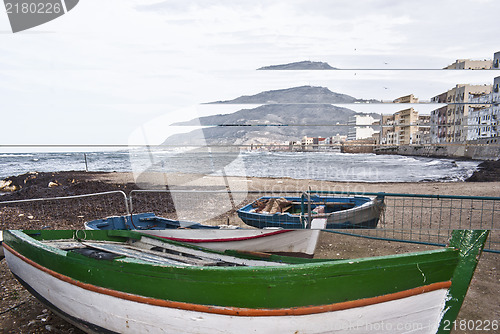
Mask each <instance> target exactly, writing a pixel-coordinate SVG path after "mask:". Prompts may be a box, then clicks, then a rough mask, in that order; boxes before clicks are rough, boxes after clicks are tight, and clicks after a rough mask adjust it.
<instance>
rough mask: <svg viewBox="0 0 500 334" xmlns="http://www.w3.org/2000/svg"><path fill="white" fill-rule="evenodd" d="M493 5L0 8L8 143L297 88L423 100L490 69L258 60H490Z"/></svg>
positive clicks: (391, 2)
mask: <svg viewBox="0 0 500 334" xmlns="http://www.w3.org/2000/svg"><path fill="white" fill-rule="evenodd" d="M498 13H500V1H498V0H482V1H478V0H475V1H460V0H453V1H435V0H433V1H430V0H429V1H428V0H425V1H401V0H387V1H352V0H350V1H327V0H302V1H299V0H295V1H294V0H286V1H285V0H280V1H259V0H248V1H235V0H220V1H217V0H182V1H181V0H175V1H159V0H156V1H152V0H140V1H139V0H106V1H103V0H80V2H79V4H78V5H77V6H76V7H75V8H74V9H73V10H72V11H70V12H69V13H67V14H66V15H64V16H62V17H60V18H58V19H55V20H54V21H51V22H49V23H46V24H44V25H41V26H39V27H35V28H33V29H30V30H27V31H24V32H20V33H16V34H13V33H12V32H11V30H10V25H9V21H8V18H7V14H6V13H5V11H0V110H1V113H2V116H3V117H2V130H1V131H0V144H3V145H9V144H92V145H95V144H127V143H129V142H130V138H133V139H134V138H136V137H134V134H137V129H138V128H139V129H141V128H142V129H144V127H141V126H142V125H144V124H152V123H153V124H155V125H156V128H157V129H161V128H162V127H165V128H167V127H168V124H170V122H173V121H178V120H185V119H190V118H193V117H196V116H197V115H205V114H208V113H217V112H230V111H229V110H227V108H226V109H224V110H222V109H221V111H219V110H216V109H214V108H213V107H210V108H209V107H207V106H203V105H201V103H204V102H210V101H216V100H225V99H232V98H236V97H238V96H240V95H251V94H256V93H259V92H261V91H264V90H269V89H282V88H289V87H294V86H301V85H313V86H325V87H328V88H329V89H330V90H332V91H335V92H339V93H344V94H349V95H352V96H354V97H357V98H367V99H368V98H374V99H385V100H392V99H394V98H396V97H399V96H401V95H406V94H409V93H414V94H415V95H417V97H419V98H420V99H421V100H428V99H429V98H430V97H432V96H434V95H437V94H439V93H441V92H443V91H446V90H447V89H450V88H452V87H453V86H454V85H455V84H458V83H472V84H491V83H492V81H493V78H494V77H495V76H497V75H498V74H496V73H498V72H496V71H455V72H453V71H363V70H353V71H314V72H312V71H309V72H306V71H293V72H292V71H255V69H257V68H259V67H262V66H266V65H273V64H284V63H289V62H295V61H301V60H312V61H324V62H328V63H329V64H330V65H331V66H334V67H338V68H366V69H372V68H379V69H384V68H385V69H387V68H390V69H394V68H410V69H415V68H417V69H418V68H421V69H429V68H436V69H439V68H442V67H444V66H446V65H448V64H450V63H452V62H454V61H455V60H456V59H457V58H471V59H485V58H488V59H491V58H492V57H493V53H494V52H496V51H500V34H499V33H498V31H499V28H500V23H499V22H500V21H499V20H498ZM417 109H418V107H417ZM424 109H425V107H422V111H424V112H428V110H427V109H426V110H424ZM236 110H237V108H236V109H235V110H234V111H236ZM363 111H369V110H363ZM377 111H379V112H380V110H377ZM394 111H396V110H394V109H391V108H389V107H388V109H387V112H388V113H389V112H394ZM152 137H154V138H155V140H160V139H161V137H162V136H161V135H157V134H155V135H154V136H153V135H152ZM134 140H135V139H134Z"/></svg>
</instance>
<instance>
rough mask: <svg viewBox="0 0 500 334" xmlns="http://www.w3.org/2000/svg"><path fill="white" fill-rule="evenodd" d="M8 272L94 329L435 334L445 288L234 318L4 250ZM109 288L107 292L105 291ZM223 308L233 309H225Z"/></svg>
mask: <svg viewBox="0 0 500 334" xmlns="http://www.w3.org/2000/svg"><path fill="white" fill-rule="evenodd" d="M5 253H6V254H5V255H6V259H7V262H8V265H9V267H10V269H11V271H12V272H13V273H14V274H15V275H16V276H17V277H18V278H19V279H20V280H21V281H23V283H24V284H25V285H26V286H27V287H28V288H29V289H30V290H31V291H32V292H33V293H34V294H35V295H36V296H37V297H38V298H39V299H41V300H42V301H44V302H45V303H46V304H47V305H48V306H49V307H50V308H52V309H53V310H54V311H55V312H57V313H58V314H59V315H61V316H62V317H64V318H65V319H66V320H68V321H70V322H72V323H74V324H75V325H77V326H78V327H80V328H82V329H83V330H85V331H87V332H89V333H94V332H99V331H102V330H104V329H105V330H106V331H107V332H111V333H124V334H126V333H134V334H135V333H161V334H164V333H186V334H194V333H197V334H199V333H203V334H215V333H217V334H222V333H231V334H233V333H241V334H245V333H270V334H275V333H301V334H305V333H309V334H312V333H343V332H349V333H352V332H354V333H374V332H384V333H435V332H436V330H437V328H438V326H439V322H440V320H441V316H442V311H443V308H444V303H445V299H446V298H447V291H448V290H447V289H445V288H441V289H438V290H434V291H431V292H425V293H420V294H416V295H411V296H409V297H403V298H399V299H395V300H390V301H384V302H379V303H375V304H371V305H367V306H358V307H351V308H348V309H342V310H338V311H332V312H322V313H314V314H305V315H283V316H237V315H225V314H217V313H206V312H199V311H192V310H188V309H177V308H169V307H164V306H158V305H154V303H152V304H150V303H147V302H145V301H142V302H138V301H134V300H132V297H133V296H132V295H128V294H123V293H121V294H120V293H118V294H113V293H112V292H113V291H112V290H107V291H105V290H106V289H102V288H97V287H94V286H90V285H85V286H82V285H78V284H77V283H78V282H76V281H73V280H71V279H68V278H65V277H64V276H61V275H59V274H57V273H53V272H51V271H50V270H47V269H46V268H42V267H38V266H37V265H36V264H35V265H32V264H30V263H29V262H27V261H25V260H23V259H22V258H20V257H17V256H16V255H14V254H11V253H10V252H9V251H8V250H6V251H5ZM109 291H111V293H110V292H109ZM224 309H231V308H229V307H226V308H224Z"/></svg>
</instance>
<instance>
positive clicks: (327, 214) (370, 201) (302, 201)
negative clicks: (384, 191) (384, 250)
mask: <svg viewBox="0 0 500 334" xmlns="http://www.w3.org/2000/svg"><path fill="white" fill-rule="evenodd" d="M383 209H384V197H383V196H377V197H374V198H372V197H364V196H355V197H330V196H310V198H309V199H308V198H307V197H306V196H302V197H276V196H264V197H261V198H259V199H257V200H256V201H254V202H253V203H250V204H248V205H245V206H244V207H242V208H241V209H239V210H238V216H239V217H240V219H241V220H243V221H244V222H245V224H247V225H250V226H253V227H257V228H266V227H281V228H285V229H303V228H308V227H310V226H308V222H309V221H312V220H314V219H317V218H325V219H326V228H327V229H355V228H376V227H377V224H378V221H379V217H380V214H381V213H382V211H383ZM309 211H310V213H309Z"/></svg>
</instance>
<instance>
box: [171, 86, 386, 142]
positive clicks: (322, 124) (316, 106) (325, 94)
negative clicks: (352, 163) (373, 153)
mask: <svg viewBox="0 0 500 334" xmlns="http://www.w3.org/2000/svg"><path fill="white" fill-rule="evenodd" d="M355 102H366V100H360V99H356V98H355V97H352V96H349V95H345V94H340V93H335V92H332V91H330V90H329V89H328V88H325V87H311V86H302V87H295V88H288V89H280V90H272V91H266V92H261V93H259V94H256V95H252V96H241V97H238V98H236V99H234V100H230V101H219V102H212V103H215V104H217V103H220V104H226V103H228V104H229V103H233V104H237V103H239V104H262V105H261V106H258V107H256V108H252V109H241V110H239V111H236V112H234V113H231V114H219V115H212V116H206V117H200V118H196V119H193V120H190V121H187V122H179V123H174V124H172V126H200V125H201V126H205V127H206V128H203V129H199V130H195V131H191V132H189V133H184V134H177V135H173V136H170V137H169V138H167V140H166V141H165V142H164V144H165V145H205V144H210V145H250V144H260V143H269V142H283V141H289V140H300V139H301V138H302V137H304V136H309V137H329V136H334V135H336V134H337V133H338V134H341V135H347V126H345V125H342V124H347V121H348V119H349V117H350V116H353V115H355V114H358V113H357V112H355V111H354V110H351V109H348V108H345V107H339V106H334V105H332V104H333V103H355ZM372 116H373V117H374V118H377V119H378V118H379V115H377V114H372ZM337 124H338V125H337Z"/></svg>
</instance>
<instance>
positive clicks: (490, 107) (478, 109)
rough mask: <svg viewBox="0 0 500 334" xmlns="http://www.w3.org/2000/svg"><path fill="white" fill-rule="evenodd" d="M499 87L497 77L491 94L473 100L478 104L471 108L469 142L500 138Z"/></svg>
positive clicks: (499, 82) (499, 80)
mask: <svg viewBox="0 0 500 334" xmlns="http://www.w3.org/2000/svg"><path fill="white" fill-rule="evenodd" d="M497 53H498V52H497ZM497 53H495V56H496V55H497ZM499 87H500V77H496V78H495V79H494V80H493V89H492V92H491V93H489V94H487V95H483V96H479V97H476V98H473V99H471V102H473V103H477V104H472V105H470V106H469V116H468V131H467V140H477V139H481V138H494V137H500V128H499V120H500V106H499V103H500V92H499ZM483 103H484V104H483Z"/></svg>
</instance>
